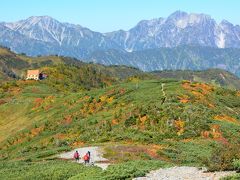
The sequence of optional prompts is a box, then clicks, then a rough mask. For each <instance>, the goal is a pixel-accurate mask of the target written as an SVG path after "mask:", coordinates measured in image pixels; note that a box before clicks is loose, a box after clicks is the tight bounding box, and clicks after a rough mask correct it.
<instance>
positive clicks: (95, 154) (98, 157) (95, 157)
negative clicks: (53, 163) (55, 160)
mask: <svg viewBox="0 0 240 180" xmlns="http://www.w3.org/2000/svg"><path fill="white" fill-rule="evenodd" d="M76 151H78V153H79V155H80V160H79V161H78V162H77V163H84V161H83V156H84V155H85V154H86V153H87V152H88V151H90V154H91V157H90V163H89V164H94V165H95V166H98V167H100V168H102V169H103V170H105V169H107V167H108V166H109V165H110V163H109V162H108V159H106V158H104V157H103V151H102V149H101V148H100V147H96V146H94V147H82V148H77V149H74V150H72V151H69V152H65V153H62V154H60V155H59V156H58V157H59V158H61V159H69V160H70V159H71V160H73V161H75V160H74V159H73V155H74V153H75V152H76Z"/></svg>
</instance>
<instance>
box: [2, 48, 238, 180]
mask: <svg viewBox="0 0 240 180" xmlns="http://www.w3.org/2000/svg"><path fill="white" fill-rule="evenodd" d="M6 53H8V51H7V52H6ZM17 56H18V55H17ZM19 56H20V55H19ZM24 58H27V57H25V56H24ZM41 58H43V57H41ZM57 58H59V57H57ZM30 60H32V59H30ZM30 60H29V61H30ZM61 60H63V59H61ZM64 60H66V59H65V58H64ZM27 61H28V60H24V62H27ZM74 62H75V61H74ZM80 63H81V62H80ZM30 64H32V63H30ZM24 67H25V66H24ZM40 68H41V69H42V70H43V71H44V72H46V73H47V74H48V75H49V76H48V78H47V79H46V80H43V81H24V80H10V81H4V82H1V83H0V167H1V168H0V178H1V179H11V178H14V177H16V176H18V177H19V178H20V179H24V177H29V178H30V179H32V178H39V179H44V178H45V177H47V176H53V177H56V179H67V178H70V177H71V178H72V179H77V178H79V177H80V176H81V177H82V176H83V177H86V179H94V178H95V179H96V177H97V178H99V177H102V179H127V178H129V179H130V178H132V177H135V176H139V175H143V174H144V173H146V172H147V171H149V170H151V169H156V168H158V167H162V166H166V165H171V164H174V165H194V166H208V167H209V168H210V169H212V170H222V169H233V165H232V162H233V159H240V154H239V153H238V150H239V148H240V147H239V144H240V142H239V141H240V139H239V137H240V116H239V114H240V91H239V90H231V89H225V88H222V87H219V86H215V85H211V84H206V83H197V82H190V81H186V80H183V81H178V80H173V79H171V80H167V79H159V78H154V77H153V76H151V75H146V74H143V73H142V72H139V71H138V70H136V69H134V68H128V67H124V66H121V67H115V66H112V67H105V66H99V65H92V64H82V65H76V64H74V65H71V64H70V65H69V64H68V65H67V64H63V63H56V64H51V65H49V66H47V65H44V66H41V67H40ZM23 69H24V68H23ZM23 69H21V68H20V69H19V70H18V73H21V72H24V70H23ZM14 71H16V72H17V70H15V69H14ZM132 75H134V76H132ZM194 80H196V79H194ZM88 145H99V146H103V147H104V148H105V151H106V154H105V157H107V158H108V159H109V160H110V161H111V162H112V163H113V164H115V165H114V166H112V167H111V168H109V169H108V170H107V171H105V172H103V171H101V170H100V169H98V168H91V169H86V168H85V167H82V166H76V165H75V164H72V163H67V162H64V161H59V160H56V157H55V155H56V154H58V153H60V152H62V151H68V150H71V149H73V148H75V147H81V146H88ZM19 166H21V167H22V169H21V168H19ZM42 166H44V167H46V168H44V170H41V171H39V167H42ZM63 167H65V168H63ZM78 168H79V169H81V172H80V171H79V172H77V169H78ZM66 172H69V173H66Z"/></svg>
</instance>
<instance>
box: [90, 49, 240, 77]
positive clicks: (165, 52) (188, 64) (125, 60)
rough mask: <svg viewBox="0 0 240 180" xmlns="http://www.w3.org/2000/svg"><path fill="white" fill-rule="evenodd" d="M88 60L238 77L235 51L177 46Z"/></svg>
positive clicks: (239, 55) (106, 54)
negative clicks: (219, 72) (218, 71)
mask: <svg viewBox="0 0 240 180" xmlns="http://www.w3.org/2000/svg"><path fill="white" fill-rule="evenodd" d="M90 59H91V61H94V62H98V63H101V64H125V65H129V66H134V67H138V68H139V69H142V70H144V71H155V70H179V69H182V70H187V69H188V70H205V69H209V68H220V69H224V70H228V71H230V72H232V73H234V74H236V75H238V76H239V77H240V51H239V49H228V48H225V49H219V48H210V47H199V46H196V47H194V46H179V47H174V48H158V49H149V50H143V51H134V52H119V51H116V50H109V51H99V52H95V53H93V54H92V55H91V58H90Z"/></svg>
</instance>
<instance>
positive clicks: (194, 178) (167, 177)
mask: <svg viewBox="0 0 240 180" xmlns="http://www.w3.org/2000/svg"><path fill="white" fill-rule="evenodd" d="M234 173H235V172H233V171H228V172H206V173H205V172H204V170H199V169H198V168H196V167H185V166H183V167H171V168H166V169H159V170H156V171H151V172H150V173H148V174H147V175H146V177H139V178H135V179H134V180H219V179H220V178H222V177H224V176H229V175H232V174H234Z"/></svg>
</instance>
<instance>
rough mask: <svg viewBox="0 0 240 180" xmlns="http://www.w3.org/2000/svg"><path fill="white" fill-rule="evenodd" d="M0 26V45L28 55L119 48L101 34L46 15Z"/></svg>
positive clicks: (79, 55)
mask: <svg viewBox="0 0 240 180" xmlns="http://www.w3.org/2000/svg"><path fill="white" fill-rule="evenodd" d="M0 27H1V28H2V30H1V35H0V43H1V44H2V45H4V46H7V47H10V48H11V49H12V50H14V51H15V52H18V53H26V54H28V55H31V56H37V55H52V54H58V55H64V56H71V57H77V58H83V57H86V56H87V55H88V54H89V53H90V52H93V51H95V50H108V49H112V48H113V49H118V50H121V48H120V47H119V46H118V45H117V44H116V43H114V42H113V41H111V40H110V39H109V38H108V37H106V36H104V35H103V34H101V33H98V32H93V31H91V30H89V29H88V28H84V27H81V26H80V25H74V24H69V23H61V22H59V21H57V20H55V19H53V18H51V17H49V16H32V17H30V18H28V19H26V20H21V21H18V22H15V23H1V24H0ZM9 34H12V35H9ZM19 37H20V38H21V40H19ZM29 41H30V42H31V43H30V44H29V45H28V43H29Z"/></svg>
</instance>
